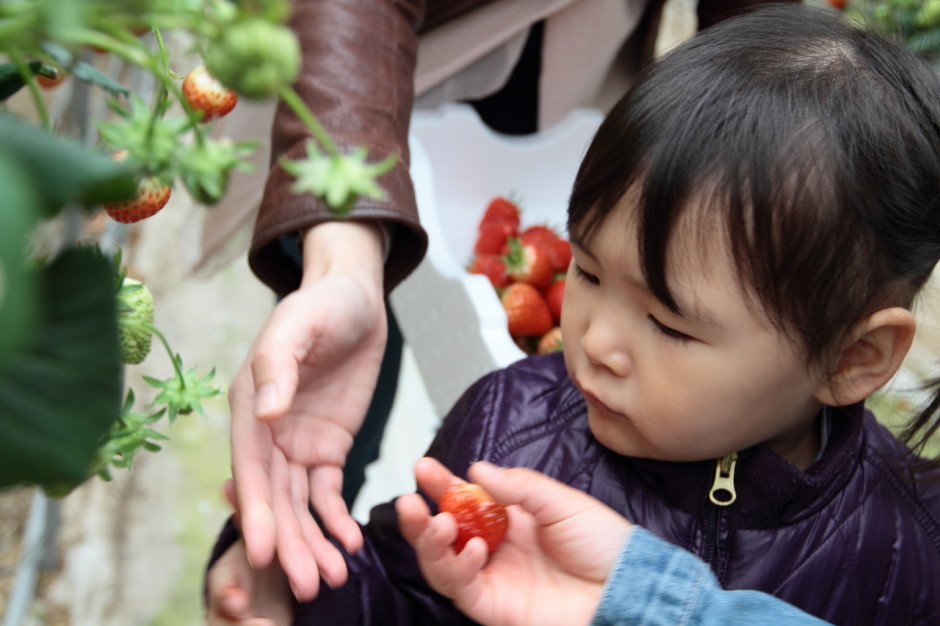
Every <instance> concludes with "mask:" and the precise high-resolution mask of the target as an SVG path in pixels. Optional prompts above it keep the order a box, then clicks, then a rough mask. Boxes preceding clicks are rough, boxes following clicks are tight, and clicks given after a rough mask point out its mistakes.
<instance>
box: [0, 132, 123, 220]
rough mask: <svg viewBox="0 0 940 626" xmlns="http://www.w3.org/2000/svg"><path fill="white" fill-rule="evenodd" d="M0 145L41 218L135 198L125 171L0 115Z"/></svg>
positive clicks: (71, 142)
mask: <svg viewBox="0 0 940 626" xmlns="http://www.w3.org/2000/svg"><path fill="white" fill-rule="evenodd" d="M0 146H3V148H5V149H6V150H9V153H10V154H14V155H16V160H17V161H18V162H19V165H20V166H21V167H22V171H23V172H24V173H25V174H26V175H27V177H28V180H29V184H30V185H31V187H32V188H33V189H34V190H35V191H36V192H37V194H38V197H39V200H40V208H41V214H42V216H43V217H51V216H53V215H55V214H56V213H58V212H59V211H60V210H61V209H62V208H63V207H64V206H65V205H66V204H67V203H68V202H72V201H75V202H80V203H82V204H83V205H85V206H92V205H95V204H98V203H101V202H114V201H117V200H124V199H126V198H130V197H133V195H134V194H135V193H136V190H137V181H136V180H135V178H134V172H133V168H131V167H130V166H128V165H124V164H120V163H115V162H114V161H112V160H111V159H110V158H108V157H107V156H105V155H104V154H102V153H100V152H98V151H96V150H93V149H90V148H86V147H85V146H83V145H82V144H80V143H79V142H77V141H75V140H72V139H68V138H64V137H59V136H57V135H54V134H52V133H50V132H48V131H46V130H43V129H42V128H39V127H37V126H33V125H32V124H29V123H27V122H24V121H23V120H20V119H18V118H17V117H15V116H13V115H10V114H6V113H0Z"/></svg>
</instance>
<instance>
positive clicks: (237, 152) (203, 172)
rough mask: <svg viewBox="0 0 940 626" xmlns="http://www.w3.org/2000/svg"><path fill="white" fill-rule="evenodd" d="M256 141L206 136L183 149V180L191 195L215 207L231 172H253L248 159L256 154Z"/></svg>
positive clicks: (181, 176) (180, 163)
mask: <svg viewBox="0 0 940 626" xmlns="http://www.w3.org/2000/svg"><path fill="white" fill-rule="evenodd" d="M256 145H257V142H256V141H242V142H238V143H233V142H232V141H231V140H228V139H222V140H218V141H216V140H213V139H210V138H209V137H205V138H204V139H203V140H202V141H201V142H195V143H193V144H190V145H189V146H187V147H186V148H184V149H183V151H182V153H181V155H180V162H179V167H180V178H181V179H182V180H183V184H184V185H186V190H187V191H188V192H189V194H190V195H191V196H192V197H193V198H194V199H195V200H196V201H197V202H199V203H201V204H215V203H217V202H218V201H219V200H221V199H222V195H223V194H224V193H225V190H226V188H227V186H228V179H229V176H230V174H231V172H232V170H243V171H245V170H250V169H251V164H250V163H248V162H247V161H246V160H245V158H246V157H247V156H248V155H250V154H251V153H252V151H254V149H255V146H256Z"/></svg>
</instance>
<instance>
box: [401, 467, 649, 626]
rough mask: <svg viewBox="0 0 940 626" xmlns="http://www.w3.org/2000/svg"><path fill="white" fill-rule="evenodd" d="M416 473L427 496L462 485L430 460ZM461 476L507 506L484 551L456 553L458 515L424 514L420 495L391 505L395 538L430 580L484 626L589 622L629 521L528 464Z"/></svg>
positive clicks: (471, 548) (481, 546)
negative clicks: (493, 542) (491, 545)
mask: <svg viewBox="0 0 940 626" xmlns="http://www.w3.org/2000/svg"><path fill="white" fill-rule="evenodd" d="M415 475H416V477H417V480H418V485H419V486H420V487H421V489H422V490H424V491H425V492H426V493H427V494H428V496H429V497H431V498H432V499H434V500H438V499H439V498H440V496H441V494H442V493H443V492H444V489H445V488H446V487H447V486H448V485H449V484H451V483H454V482H463V481H461V480H460V479H459V478H457V477H455V476H454V475H453V474H451V473H450V472H449V471H448V470H447V469H446V468H445V467H444V466H443V465H441V464H440V463H438V462H437V461H435V460H433V459H430V458H425V459H421V460H420V461H419V462H418V463H417V464H416V466H415ZM469 475H470V479H471V480H472V481H474V482H476V483H478V484H480V485H482V486H483V487H484V488H485V489H486V490H487V491H489V492H490V494H491V495H492V496H493V498H494V499H496V500H497V501H498V502H501V503H502V504H504V505H507V507H508V508H507V513H508V515H509V531H508V533H507V535H506V539H505V540H504V541H503V543H502V545H500V547H499V548H498V549H497V550H496V551H495V552H494V553H493V554H491V555H487V549H486V543H485V542H484V541H483V540H482V539H480V538H474V539H471V540H470V541H469V542H468V543H467V544H466V546H465V547H464V549H463V551H462V552H461V553H460V554H456V553H455V552H454V550H453V549H452V548H451V547H450V544H451V543H452V542H453V540H454V539H455V538H456V536H457V525H456V520H455V519H454V517H453V516H452V515H450V514H449V513H439V514H438V515H435V516H434V517H431V516H430V512H429V510H428V508H427V505H426V504H425V501H424V499H422V498H421V497H420V496H419V495H418V494H408V495H405V496H401V497H400V498H399V499H398V501H397V503H396V509H397V512H398V516H399V524H400V528H401V531H402V534H403V535H404V536H405V538H406V539H407V540H408V541H409V543H411V545H412V546H414V548H415V549H416V550H417V553H418V561H419V564H420V566H421V571H422V572H423V573H424V576H425V578H426V579H427V580H428V582H429V584H430V585H431V586H432V587H433V588H434V589H435V590H437V591H438V592H439V593H442V594H443V595H445V596H448V597H450V598H452V599H453V600H454V603H455V604H456V606H457V608H459V609H460V610H461V611H463V612H464V613H465V614H466V615H468V616H469V617H470V618H472V619H473V620H476V621H477V622H480V623H482V624H486V625H487V626H515V625H520V626H521V625H525V624H565V625H568V624H579V623H580V624H588V623H589V622H590V620H591V617H592V616H593V614H594V611H595V609H596V608H597V604H598V602H599V601H600V597H601V593H602V591H603V588H604V582H605V580H606V579H607V576H608V574H609V572H610V570H611V568H612V567H613V565H614V563H615V561H616V558H617V556H618V554H619V553H620V551H621V548H622V546H623V544H624V542H625V541H626V539H627V537H628V536H629V533H630V530H631V529H632V527H633V525H632V524H631V523H630V522H628V521H627V520H626V519H624V518H623V517H622V516H620V515H619V514H618V513H617V512H615V511H614V510H612V509H610V508H609V507H607V506H606V505H604V504H602V503H601V502H600V501H598V500H596V499H594V498H592V497H591V496H589V495H587V494H585V493H583V492H581V491H578V490H576V489H573V488H571V487H568V486H567V485H564V484H562V483H560V482H558V481H556V480H553V479H551V478H549V477H547V476H545V475H543V474H540V473H538V472H536V471H533V470H529V469H523V468H516V469H500V468H498V467H496V466H495V465H492V464H490V463H487V462H479V463H475V464H474V465H472V466H471V467H470V474H469Z"/></svg>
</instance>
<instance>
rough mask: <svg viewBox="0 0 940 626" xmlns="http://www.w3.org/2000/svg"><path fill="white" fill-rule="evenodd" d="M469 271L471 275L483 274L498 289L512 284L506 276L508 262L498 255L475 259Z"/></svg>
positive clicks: (486, 255) (482, 255)
mask: <svg viewBox="0 0 940 626" xmlns="http://www.w3.org/2000/svg"><path fill="white" fill-rule="evenodd" d="M469 271H470V273H471V274H483V275H484V276H486V277H487V278H489V279H490V282H491V283H492V284H493V286H494V287H496V288H497V289H499V288H501V287H506V286H507V285H509V283H510V282H511V281H510V280H509V276H508V275H507V274H506V262H505V261H503V257H501V256H499V255H498V254H481V255H480V256H478V257H476V258H475V259H473V263H471V264H470V269H469Z"/></svg>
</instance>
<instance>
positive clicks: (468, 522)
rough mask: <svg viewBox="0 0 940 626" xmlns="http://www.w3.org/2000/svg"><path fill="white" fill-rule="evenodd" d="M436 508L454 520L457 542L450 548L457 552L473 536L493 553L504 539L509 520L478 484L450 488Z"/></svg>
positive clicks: (504, 511) (464, 484)
mask: <svg viewBox="0 0 940 626" xmlns="http://www.w3.org/2000/svg"><path fill="white" fill-rule="evenodd" d="M438 506H439V508H440V510H441V511H444V512H447V513H450V514H451V515H453V516H454V518H455V519H456V520H457V539H455V540H454V543H453V548H454V550H455V551H456V552H458V553H459V552H460V551H461V550H463V548H464V546H465V545H466V544H467V542H468V541H470V539H472V538H473V537H482V538H483V540H484V541H486V547H487V548H488V550H489V551H490V552H493V551H494V550H496V548H498V547H499V544H501V543H502V542H503V539H504V538H505V537H506V531H507V530H508V529H509V518H508V516H507V515H506V509H505V507H503V505H501V504H500V503H498V502H496V501H495V500H493V497H492V496H491V495H490V494H489V493H487V492H486V490H485V489H483V487H481V486H479V485H474V484H472V483H463V484H454V485H450V486H449V487H448V488H447V489H446V490H445V491H444V495H442V496H441V499H440V501H439V502H438Z"/></svg>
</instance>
